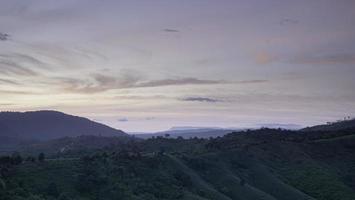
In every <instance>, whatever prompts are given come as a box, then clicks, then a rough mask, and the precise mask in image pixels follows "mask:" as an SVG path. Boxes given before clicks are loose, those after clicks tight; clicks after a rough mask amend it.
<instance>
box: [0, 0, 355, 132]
mask: <svg viewBox="0 0 355 200" xmlns="http://www.w3.org/2000/svg"><path fill="white" fill-rule="evenodd" d="M0 110H1V111H33V110H58V111H62V112H66V113H69V114H73V115H79V116H83V117H88V118H89V119H92V120H94V121H97V122H100V123H104V124H107V125H110V126H112V127H115V128H119V129H122V130H124V131H128V132H149V131H158V130H164V129H168V128H170V127H174V126H198V127H201V126H203V127H205V126H211V127H253V126H259V125H260V124H264V125H265V124H275V123H277V124H290V123H291V124H297V125H300V126H309V125H313V124H318V123H325V122H327V121H334V120H337V119H341V118H343V117H346V116H351V117H354V113H355V1H353V0H337V1H334V0H299V1H285V0H268V1H264V0H248V1H246V0H245V1H244V0H193V1H191V0H145V1H140V0H126V1H122V0H100V1H99V0H61V1H57V0H0Z"/></svg>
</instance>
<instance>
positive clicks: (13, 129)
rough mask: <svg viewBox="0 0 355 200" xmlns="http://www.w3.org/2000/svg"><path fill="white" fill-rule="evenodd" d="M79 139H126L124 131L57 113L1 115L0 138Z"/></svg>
mask: <svg viewBox="0 0 355 200" xmlns="http://www.w3.org/2000/svg"><path fill="white" fill-rule="evenodd" d="M80 135H97V136H99V135H101V136H125V135H126V134H125V133H124V132H123V131H121V130H116V129H113V128H111V127H108V126H106V125H103V124H100V123H96V122H93V121H90V120H89V119H86V118H82V117H77V116H72V115H67V114H64V113H61V112H56V111H37V112H23V113H22V112H1V113H0V137H11V138H17V139H19V140H29V139H30V140H49V139H55V138H62V137H76V136H80Z"/></svg>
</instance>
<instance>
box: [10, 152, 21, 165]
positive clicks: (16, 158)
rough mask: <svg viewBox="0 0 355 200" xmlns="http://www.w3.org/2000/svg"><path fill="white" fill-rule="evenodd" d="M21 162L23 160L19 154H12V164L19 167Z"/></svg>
mask: <svg viewBox="0 0 355 200" xmlns="http://www.w3.org/2000/svg"><path fill="white" fill-rule="evenodd" d="M22 161H23V159H22V157H21V155H20V154H19V153H14V154H12V156H11V162H12V164H14V165H19V164H21V163H22Z"/></svg>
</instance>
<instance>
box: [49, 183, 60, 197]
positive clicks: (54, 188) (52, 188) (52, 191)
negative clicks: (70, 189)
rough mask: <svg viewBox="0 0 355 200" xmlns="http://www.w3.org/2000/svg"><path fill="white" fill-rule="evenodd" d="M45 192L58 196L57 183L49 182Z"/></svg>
mask: <svg viewBox="0 0 355 200" xmlns="http://www.w3.org/2000/svg"><path fill="white" fill-rule="evenodd" d="M47 194H48V195H49V196H53V197H58V196H59V192H58V188H57V185H56V184H55V183H53V182H52V183H50V184H49V185H48V187H47Z"/></svg>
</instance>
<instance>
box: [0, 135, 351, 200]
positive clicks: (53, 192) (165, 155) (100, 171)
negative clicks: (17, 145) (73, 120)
mask: <svg viewBox="0 0 355 200" xmlns="http://www.w3.org/2000/svg"><path fill="white" fill-rule="evenodd" d="M353 133H354V132H353V130H351V129H347V130H342V131H317V132H313V131H312V132H307V131H301V132H296V131H288V130H281V129H260V130H254V131H250V130H249V131H243V132H236V133H231V134H228V135H226V136H224V137H217V138H210V139H199V138H191V139H183V138H181V137H180V138H176V139H174V138H171V137H167V136H166V137H155V138H152V139H147V140H134V139H132V140H129V141H128V140H126V141H124V142H122V141H121V142H118V139H117V141H115V139H112V138H104V137H97V138H95V137H94V136H85V137H77V138H66V139H60V140H53V141H50V142H45V143H42V144H39V145H36V146H33V145H32V146H31V149H32V151H31V152H29V151H27V150H28V148H22V151H21V152H20V153H21V154H20V153H14V154H12V155H8V156H3V157H1V158H0V168H1V178H0V199H1V200H14V199H15V200H17V199H20V200H21V199H26V200H27V199H33V200H35V199H36V200H42V199H49V200H71V199H75V200H76V199H79V200H99V199H105V200H110V199H123V200H124V199H130V200H131V199H137V200H138V199H142V200H158V199H165V200H167V199H196V200H201V199H202V200H207V199H210V200H214V199H218V200H220V199H221V200H223V199H226V200H231V199H243V200H249V199H250V200H255V199H260V200H276V199H285V197H287V199H290V200H293V199H294V200H302V199H305V200H306V199H317V200H353V199H355V156H354V152H355V151H354V150H355V135H353ZM94 141H96V142H94ZM48 144H50V145H48ZM69 144H71V146H70V145H69ZM105 144H106V145H105ZM63 147H67V150H65V151H63ZM36 148H38V149H37V150H36ZM41 152H43V153H41ZM22 155H26V157H25V158H23V157H24V156H22ZM36 158H37V159H36Z"/></svg>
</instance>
